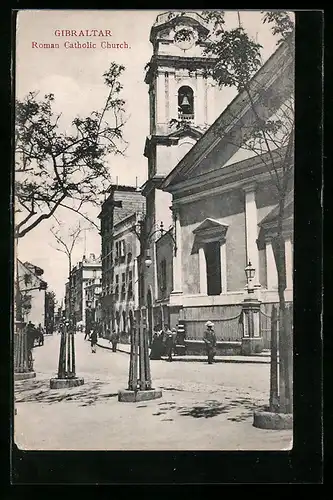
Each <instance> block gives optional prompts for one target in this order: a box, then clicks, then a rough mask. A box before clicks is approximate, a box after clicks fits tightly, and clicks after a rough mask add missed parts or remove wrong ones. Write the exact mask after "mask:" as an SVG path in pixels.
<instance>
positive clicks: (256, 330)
mask: <svg viewBox="0 0 333 500" xmlns="http://www.w3.org/2000/svg"><path fill="white" fill-rule="evenodd" d="M244 271H245V276H246V281H247V284H246V287H245V289H246V291H247V294H246V296H245V298H244V300H243V303H242V317H243V337H242V354H243V355H245V356H249V355H251V354H254V353H258V352H261V351H262V349H263V338H262V335H261V325H260V305H261V301H260V300H258V298H257V297H256V296H255V293H254V292H255V289H256V288H259V287H258V285H254V284H253V280H254V277H255V272H256V270H255V268H254V267H253V266H252V264H251V261H249V262H248V265H247V266H246V267H245V270H244Z"/></svg>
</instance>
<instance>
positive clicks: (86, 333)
mask: <svg viewBox="0 0 333 500" xmlns="http://www.w3.org/2000/svg"><path fill="white" fill-rule="evenodd" d="M89 337H90V329H89V325H86V331H85V334H84V340H87V339H88V340H89Z"/></svg>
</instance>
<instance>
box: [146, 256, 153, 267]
mask: <svg viewBox="0 0 333 500" xmlns="http://www.w3.org/2000/svg"><path fill="white" fill-rule="evenodd" d="M145 265H146V267H147V268H149V267H150V266H151V265H152V260H151V257H150V255H149V253H147V255H146V258H145Z"/></svg>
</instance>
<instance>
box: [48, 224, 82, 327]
mask: <svg viewBox="0 0 333 500" xmlns="http://www.w3.org/2000/svg"><path fill="white" fill-rule="evenodd" d="M86 230H87V229H86V228H84V227H82V226H81V223H80V222H78V223H77V224H76V225H75V226H74V227H71V228H69V229H67V232H65V231H64V230H63V228H62V225H61V223H58V227H56V226H53V227H52V228H51V229H50V231H51V233H52V234H53V236H54V239H55V241H56V243H57V245H56V246H55V247H53V248H55V250H57V251H58V252H61V253H64V254H65V255H66V256H67V259H68V282H69V283H68V287H69V289H68V292H69V294H68V319H71V316H72V312H73V311H72V286H71V273H72V254H73V250H74V248H75V245H76V244H77V243H78V241H79V239H80V236H81V235H82V233H83V231H86Z"/></svg>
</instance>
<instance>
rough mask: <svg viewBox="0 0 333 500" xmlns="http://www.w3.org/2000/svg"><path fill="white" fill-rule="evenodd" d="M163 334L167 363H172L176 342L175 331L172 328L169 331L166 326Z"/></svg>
mask: <svg viewBox="0 0 333 500" xmlns="http://www.w3.org/2000/svg"><path fill="white" fill-rule="evenodd" d="M165 332H166V339H165V347H166V354H167V356H168V361H172V352H173V350H174V347H175V340H176V329H175V328H173V329H172V330H170V329H169V326H168V325H166V327H165Z"/></svg>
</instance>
